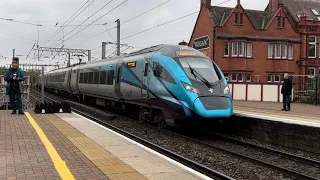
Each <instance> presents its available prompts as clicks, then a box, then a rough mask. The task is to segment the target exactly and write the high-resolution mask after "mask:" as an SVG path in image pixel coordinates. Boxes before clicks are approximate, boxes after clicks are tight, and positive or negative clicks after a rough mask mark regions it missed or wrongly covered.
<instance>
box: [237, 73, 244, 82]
mask: <svg viewBox="0 0 320 180" xmlns="http://www.w3.org/2000/svg"><path fill="white" fill-rule="evenodd" d="M238 82H243V74H238Z"/></svg>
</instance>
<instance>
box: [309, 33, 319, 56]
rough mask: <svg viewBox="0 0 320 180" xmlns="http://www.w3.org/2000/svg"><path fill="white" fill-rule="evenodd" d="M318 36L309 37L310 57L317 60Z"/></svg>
mask: <svg viewBox="0 0 320 180" xmlns="http://www.w3.org/2000/svg"><path fill="white" fill-rule="evenodd" d="M316 43H317V40H316V36H309V48H308V57H309V58H315V57H316Z"/></svg>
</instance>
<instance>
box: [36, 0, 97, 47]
mask: <svg viewBox="0 0 320 180" xmlns="http://www.w3.org/2000/svg"><path fill="white" fill-rule="evenodd" d="M89 1H90V0H88V1H87V2H85V3H84V4H83V5H82V6H81V7H80V8H79V9H78V10H77V11H76V12H75V13H74V14H73V15H72V16H71V17H70V18H69V19H68V20H67V21H66V22H65V23H63V24H62V26H64V25H65V24H66V23H67V22H68V21H69V20H71V18H72V17H73V16H74V15H76V14H77V13H78V12H79V11H80V10H81V9H82V8H83V7H84V6H85V5H86V4H87V3H88V2H89ZM91 3H92V2H91ZM91 3H90V4H91ZM90 4H89V5H90ZM89 5H88V6H89ZM88 6H87V7H86V8H85V9H87V8H88ZM85 9H83V10H82V11H81V12H80V13H79V14H81V13H82V12H83V11H84V10H85ZM79 14H78V15H77V16H76V17H78V16H79ZM76 17H75V18H76ZM75 18H74V19H75ZM74 19H73V20H74ZM73 20H71V21H70V22H72V21H73ZM70 22H69V23H70ZM59 29H60V30H59ZM59 29H58V30H57V31H56V32H54V33H53V35H52V36H50V37H49V38H48V39H47V40H48V41H49V40H51V39H52V38H54V37H55V36H56V35H57V34H58V33H59V32H61V30H62V27H61V28H59ZM48 41H45V43H44V44H46V43H47V42H48ZM44 44H42V45H44Z"/></svg>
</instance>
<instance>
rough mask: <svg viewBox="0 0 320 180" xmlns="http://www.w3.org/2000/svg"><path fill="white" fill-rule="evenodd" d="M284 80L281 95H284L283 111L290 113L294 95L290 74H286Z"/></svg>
mask: <svg viewBox="0 0 320 180" xmlns="http://www.w3.org/2000/svg"><path fill="white" fill-rule="evenodd" d="M283 77H284V80H283V84H282V88H281V94H282V95H283V108H282V109H281V110H282V111H290V103H291V95H292V81H291V79H290V78H289V74H288V73H285V74H284V76H283Z"/></svg>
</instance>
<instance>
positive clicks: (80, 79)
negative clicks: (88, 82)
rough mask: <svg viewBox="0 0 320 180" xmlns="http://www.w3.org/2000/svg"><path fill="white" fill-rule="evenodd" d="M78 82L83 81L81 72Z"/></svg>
mask: <svg viewBox="0 0 320 180" xmlns="http://www.w3.org/2000/svg"><path fill="white" fill-rule="evenodd" d="M79 83H83V73H80V78H79Z"/></svg>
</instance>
